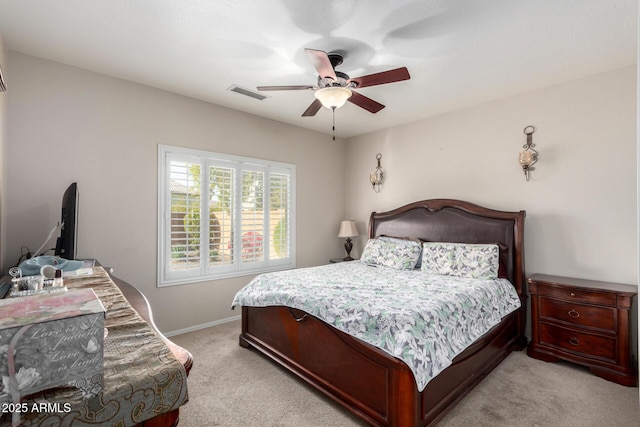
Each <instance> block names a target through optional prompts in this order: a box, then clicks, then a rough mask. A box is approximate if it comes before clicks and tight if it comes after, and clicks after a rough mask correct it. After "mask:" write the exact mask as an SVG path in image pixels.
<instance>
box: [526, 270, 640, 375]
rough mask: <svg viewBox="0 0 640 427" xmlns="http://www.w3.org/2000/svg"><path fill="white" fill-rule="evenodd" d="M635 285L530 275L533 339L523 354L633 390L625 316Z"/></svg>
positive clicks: (627, 321)
mask: <svg viewBox="0 0 640 427" xmlns="http://www.w3.org/2000/svg"><path fill="white" fill-rule="evenodd" d="M637 292H638V289H637V287H635V286H631V285H624V284H620V283H610V282H600V281H595V280H584V279H575V278H570V277H560V276H550V275H546V274H534V275H532V276H531V277H530V278H529V293H530V294H531V334H532V339H531V343H530V344H529V348H528V349H527V354H528V355H529V356H531V357H534V358H536V359H541V360H544V361H547V362H555V361H558V360H560V359H561V360H566V361H569V362H574V363H579V364H581V365H584V366H586V367H588V368H589V370H590V371H591V372H592V373H593V374H595V375H598V376H600V377H602V378H605V379H607V380H609V381H614V382H616V383H618V384H622V385H625V386H635V385H636V384H637V379H638V378H637V375H636V371H635V369H634V368H635V366H634V365H633V364H632V363H631V345H630V335H629V334H630V329H631V319H630V316H629V311H630V309H631V305H632V301H633V298H634V297H635V296H636V295H637Z"/></svg>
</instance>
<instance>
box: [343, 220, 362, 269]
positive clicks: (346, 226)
mask: <svg viewBox="0 0 640 427" xmlns="http://www.w3.org/2000/svg"><path fill="white" fill-rule="evenodd" d="M358 235H359V234H358V228H357V227H356V222H355V221H354V220H350V221H342V223H341V224H340V231H339V232H338V237H346V238H347V240H346V241H345V242H344V249H345V250H346V251H347V256H346V257H344V258H343V259H342V260H343V261H353V258H351V249H352V248H353V243H351V238H352V237H356V236H358Z"/></svg>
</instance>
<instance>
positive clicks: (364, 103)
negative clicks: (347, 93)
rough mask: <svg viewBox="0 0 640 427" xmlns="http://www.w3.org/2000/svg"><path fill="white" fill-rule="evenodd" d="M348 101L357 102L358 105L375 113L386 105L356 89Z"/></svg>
mask: <svg viewBox="0 0 640 427" xmlns="http://www.w3.org/2000/svg"><path fill="white" fill-rule="evenodd" d="M347 101H349V102H351V103H352V104H356V105H357V106H358V107H361V108H364V109H365V110H367V111H370V112H372V113H374V114H375V113H377V112H378V111H380V110H382V109H383V108H384V105H382V104H380V103H379V102H376V101H374V100H373V99H371V98H368V97H366V96H364V95H362V94H360V93H358V92H356V91H354V90H352V91H351V97H350V98H349V99H348V100H347Z"/></svg>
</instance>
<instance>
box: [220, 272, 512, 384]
mask: <svg viewBox="0 0 640 427" xmlns="http://www.w3.org/2000/svg"><path fill="white" fill-rule="evenodd" d="M270 305H282V306H288V307H292V308H297V309H300V310H304V311H305V312H307V313H309V314H311V315H313V316H315V317H317V318H319V319H321V320H323V321H324V322H326V323H328V324H330V325H333V326H334V327H336V328H337V329H339V330H341V331H343V332H346V333H348V334H350V335H352V336H354V337H356V338H359V339H361V340H363V341H365V342H367V343H369V344H371V345H373V346H375V347H378V348H380V349H382V350H384V351H385V352H387V353H389V354H391V355H392V356H395V357H397V358H399V359H401V360H402V361H404V362H405V363H406V364H407V365H408V366H409V367H410V368H411V370H412V371H413V374H414V376H415V379H416V384H417V386H418V390H419V391H422V390H423V389H424V388H425V387H426V385H427V383H428V382H429V381H430V380H431V379H432V378H434V377H435V376H436V375H438V373H440V372H441V371H442V370H444V369H445V368H446V367H448V366H449V365H451V361H452V360H453V358H454V357H456V356H457V355H458V354H460V353H461V352H462V351H463V350H464V349H465V348H466V347H468V346H469V345H470V344H472V343H473V342H474V341H475V340H476V339H477V338H479V337H480V336H482V335H483V334H485V333H486V332H488V331H489V330H490V329H491V328H492V327H493V326H495V325H497V324H498V323H500V321H501V319H502V318H503V317H504V316H506V315H507V314H509V313H511V312H513V311H515V310H516V309H518V308H519V307H520V299H519V297H518V294H517V292H516V290H515V288H514V287H513V286H512V285H511V283H510V282H509V281H508V280H506V279H468V278H460V277H452V276H444V275H436V274H429V273H426V272H423V271H420V270H408V271H407V270H396V269H392V268H389V267H381V266H378V267H372V266H368V265H366V264H364V263H361V262H343V263H337V264H329V265H325V266H320V267H311V268H302V269H296V270H287V271H279V272H273V273H266V274H262V275H260V276H258V277H256V278H255V279H254V280H253V281H251V283H249V284H248V285H247V286H245V287H244V288H243V289H241V290H240V291H239V292H238V293H237V294H236V296H235V298H234V300H233V303H232V306H234V307H235V306H258V307H264V306H270Z"/></svg>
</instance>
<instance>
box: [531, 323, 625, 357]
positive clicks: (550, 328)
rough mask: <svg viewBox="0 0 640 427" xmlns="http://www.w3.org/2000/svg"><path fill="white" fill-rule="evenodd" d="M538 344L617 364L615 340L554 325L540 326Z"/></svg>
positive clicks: (542, 324) (544, 324) (543, 324)
mask: <svg viewBox="0 0 640 427" xmlns="http://www.w3.org/2000/svg"><path fill="white" fill-rule="evenodd" d="M539 344H540V345H544V346H551V347H556V348H561V349H563V350H565V351H569V352H571V353H574V354H578V355H579V356H583V357H587V358H592V359H597V360H601V361H607V362H611V363H616V362H617V352H616V344H617V340H616V339H615V338H608V337H603V336H600V335H595V334H590V333H587V332H577V331H573V330H570V329H566V328H563V327H560V326H556V325H550V324H546V323H541V324H540V335H539Z"/></svg>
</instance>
